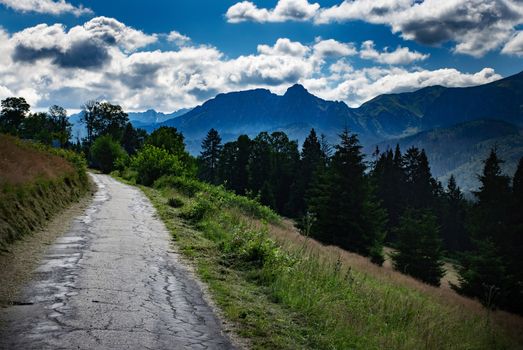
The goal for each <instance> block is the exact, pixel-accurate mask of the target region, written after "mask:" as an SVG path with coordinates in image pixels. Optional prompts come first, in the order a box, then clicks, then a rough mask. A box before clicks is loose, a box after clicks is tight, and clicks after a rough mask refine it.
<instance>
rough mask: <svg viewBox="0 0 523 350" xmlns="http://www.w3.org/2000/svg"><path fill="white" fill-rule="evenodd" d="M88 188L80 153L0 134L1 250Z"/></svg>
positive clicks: (37, 226) (36, 227)
mask: <svg viewBox="0 0 523 350" xmlns="http://www.w3.org/2000/svg"><path fill="white" fill-rule="evenodd" d="M87 189H88V178H87V174H86V167H85V163H84V161H83V159H82V158H81V157H80V156H78V155H76V154H75V153H73V152H70V151H65V150H60V149H50V148H46V147H44V146H41V145H38V144H32V143H30V142H26V141H21V140H19V139H17V138H15V137H12V136H7V135H3V134H0V250H5V249H6V248H7V246H8V244H10V243H12V242H13V241H14V240H16V239H18V238H20V237H22V236H23V235H26V234H30V233H31V232H33V231H34V230H36V229H38V228H40V227H41V226H42V225H43V224H44V223H45V222H46V221H47V220H48V219H49V218H50V217H52V216H53V215H55V214H56V213H57V212H58V211H60V210H61V209H63V208H65V207H66V206H68V205H69V204H70V203H71V202H73V201H75V200H77V199H78V198H79V197H81V196H82V195H83V194H84V193H85V192H86V191H87Z"/></svg>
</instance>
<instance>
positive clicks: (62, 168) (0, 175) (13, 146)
mask: <svg viewBox="0 0 523 350" xmlns="http://www.w3.org/2000/svg"><path fill="white" fill-rule="evenodd" d="M72 172H74V169H73V167H72V166H71V164H70V163H69V162H67V161H66V160H65V159H64V158H62V157H58V156H55V155H52V154H50V153H46V152H42V151H39V150H37V149H35V148H32V147H29V146H28V145H24V143H23V141H20V140H18V139H16V138H15V137H12V136H8V135H3V134H0V185H3V184H7V185H21V184H25V183H29V182H32V181H34V180H35V179H38V178H41V179H46V180H52V179H55V178H57V177H59V176H63V175H64V174H67V173H72Z"/></svg>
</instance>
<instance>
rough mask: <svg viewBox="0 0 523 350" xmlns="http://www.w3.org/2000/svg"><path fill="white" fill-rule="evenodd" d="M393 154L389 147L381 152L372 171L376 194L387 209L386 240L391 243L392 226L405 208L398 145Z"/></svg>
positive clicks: (403, 183) (396, 222)
mask: <svg viewBox="0 0 523 350" xmlns="http://www.w3.org/2000/svg"><path fill="white" fill-rule="evenodd" d="M395 154H396V155H395ZM395 154H394V153H393V152H392V150H390V149H389V150H387V151H386V152H385V153H382V154H381V156H380V157H379V158H378V160H377V162H376V164H375V166H374V169H373V171H372V178H373V180H374V183H375V185H376V193H377V196H378V198H379V199H380V200H381V201H382V206H383V208H384V209H385V210H386V211H387V219H388V220H387V228H388V230H387V237H386V241H387V242H391V243H392V242H395V240H396V238H395V235H394V230H393V228H394V227H396V226H397V225H398V223H399V218H400V216H401V214H402V213H403V211H404V209H405V200H404V197H405V191H404V188H405V176H404V170H403V159H402V156H401V152H400V150H399V146H396V152H395Z"/></svg>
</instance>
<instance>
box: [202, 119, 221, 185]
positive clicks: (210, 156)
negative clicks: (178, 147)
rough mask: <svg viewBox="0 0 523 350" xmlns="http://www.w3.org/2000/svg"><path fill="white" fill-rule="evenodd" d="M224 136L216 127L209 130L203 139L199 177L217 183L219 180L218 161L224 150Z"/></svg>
mask: <svg viewBox="0 0 523 350" xmlns="http://www.w3.org/2000/svg"><path fill="white" fill-rule="evenodd" d="M221 142H222V138H221V137H220V134H218V131H216V130H215V129H211V130H209V132H208V133H207V136H206V137H205V139H204V140H203V141H202V151H201V153H200V157H199V158H198V160H199V161H200V167H199V177H200V179H201V180H203V181H206V182H210V183H213V184H216V183H217V182H218V162H219V159H220V154H221V152H222V148H223V146H222V144H221Z"/></svg>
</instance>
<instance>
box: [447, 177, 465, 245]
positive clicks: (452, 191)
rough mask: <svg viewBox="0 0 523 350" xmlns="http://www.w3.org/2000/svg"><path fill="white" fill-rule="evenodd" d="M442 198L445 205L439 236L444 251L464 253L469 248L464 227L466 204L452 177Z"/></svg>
mask: <svg viewBox="0 0 523 350" xmlns="http://www.w3.org/2000/svg"><path fill="white" fill-rule="evenodd" d="M443 198H444V203H445V205H444V213H443V218H442V223H443V224H442V228H441V236H442V238H443V243H444V246H445V249H447V250H449V251H452V252H457V251H464V250H466V249H468V248H469V247H470V241H469V239H468V235H467V231H466V227H465V220H466V210H467V202H466V201H465V199H464V198H463V193H462V192H461V189H460V188H459V187H458V185H457V183H456V178H455V177H454V175H451V176H450V178H449V181H448V184H447V189H446V191H445V194H444V197H443Z"/></svg>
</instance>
